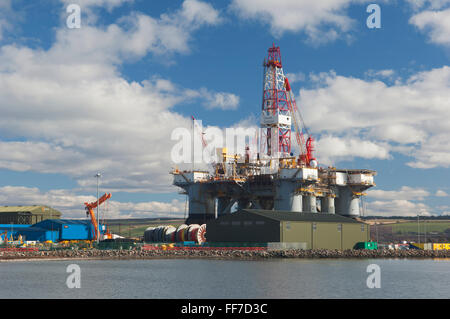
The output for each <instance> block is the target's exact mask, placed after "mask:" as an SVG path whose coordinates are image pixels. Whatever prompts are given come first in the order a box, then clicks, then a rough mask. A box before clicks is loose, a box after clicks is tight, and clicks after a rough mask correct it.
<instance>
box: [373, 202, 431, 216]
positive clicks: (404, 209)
mask: <svg viewBox="0 0 450 319" xmlns="http://www.w3.org/2000/svg"><path fill="white" fill-rule="evenodd" d="M429 210H430V208H429V207H428V206H427V205H425V204H423V203H414V202H411V201H408V200H404V199H395V200H391V201H373V202H370V203H367V210H366V214H365V215H366V216H417V215H420V216H431V215H432V214H431V213H430V212H429Z"/></svg>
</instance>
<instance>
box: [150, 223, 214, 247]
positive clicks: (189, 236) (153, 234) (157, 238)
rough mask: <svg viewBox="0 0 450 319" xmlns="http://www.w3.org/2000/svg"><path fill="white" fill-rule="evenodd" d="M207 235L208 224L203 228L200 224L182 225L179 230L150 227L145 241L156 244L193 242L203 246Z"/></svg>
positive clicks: (172, 227)
mask: <svg viewBox="0 0 450 319" xmlns="http://www.w3.org/2000/svg"><path fill="white" fill-rule="evenodd" d="M205 234H206V224H203V225H201V226H200V225H198V224H192V225H186V224H182V225H180V226H178V228H175V227H174V226H171V225H168V226H158V227H148V228H147V229H146V230H145V232H144V241H145V242H156V243H162V242H165V243H174V242H184V241H193V242H196V243H200V244H201V243H204V242H205V241H206V236H205Z"/></svg>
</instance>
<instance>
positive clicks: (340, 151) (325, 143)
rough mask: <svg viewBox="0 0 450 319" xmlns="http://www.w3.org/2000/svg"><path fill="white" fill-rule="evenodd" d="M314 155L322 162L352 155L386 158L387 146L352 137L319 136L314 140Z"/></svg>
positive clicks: (342, 158)
mask: <svg viewBox="0 0 450 319" xmlns="http://www.w3.org/2000/svg"><path fill="white" fill-rule="evenodd" d="M316 145H317V147H316V149H317V153H316V157H317V158H318V159H319V161H320V162H321V163H323V164H328V165H331V164H334V163H335V162H337V161H339V160H349V159H351V158H352V157H361V158H378V159H388V158H389V157H390V156H389V147H388V146H387V145H386V144H384V145H383V144H376V143H373V142H371V141H364V140H361V139H359V138H352V137H343V138H341V137H336V136H332V135H324V136H321V137H320V138H319V139H318V140H317V142H316Z"/></svg>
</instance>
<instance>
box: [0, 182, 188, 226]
mask: <svg viewBox="0 0 450 319" xmlns="http://www.w3.org/2000/svg"><path fill="white" fill-rule="evenodd" d="M94 201H96V198H95V197H94V196H86V195H77V194H76V193H74V192H72V191H69V190H64V189H57V190H49V191H47V192H42V191H40V190H39V189H38V188H30V187H21V186H4V187H0V205H9V206H13V205H19V204H20V205H24V206H25V205H48V206H51V207H53V208H55V209H57V210H59V211H61V213H62V214H63V215H62V218H74V219H84V218H86V214H85V210H84V203H85V202H94ZM184 206H185V203H184V201H179V200H172V201H171V202H158V201H151V202H140V203H132V202H118V201H115V200H114V194H113V195H112V197H111V199H110V200H108V201H107V202H106V203H105V204H103V205H101V206H100V209H99V212H100V216H104V217H105V218H108V219H115V218H152V217H160V216H164V217H178V218H182V217H183V215H184Z"/></svg>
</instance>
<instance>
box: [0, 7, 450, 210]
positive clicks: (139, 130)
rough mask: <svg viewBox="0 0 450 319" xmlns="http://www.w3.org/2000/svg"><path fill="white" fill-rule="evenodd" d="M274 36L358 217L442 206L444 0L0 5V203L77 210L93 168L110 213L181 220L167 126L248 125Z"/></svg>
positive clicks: (324, 158) (446, 122)
mask: <svg viewBox="0 0 450 319" xmlns="http://www.w3.org/2000/svg"><path fill="white" fill-rule="evenodd" d="M372 3H375V4H377V5H378V6H379V8H380V27H379V28H369V27H368V24H367V20H368V18H369V17H370V15H371V14H372V13H373V12H372V11H370V10H369V12H368V11H367V7H368V6H369V4H372ZM73 4H76V5H78V7H79V8H80V20H79V21H80V25H79V28H77V27H75V28H74V27H73V22H74V21H75V20H73V16H71V15H72V14H73V13H74V11H73V10H69V11H68V10H67V9H68V7H70V6H71V5H73ZM71 22H72V24H71ZM272 44H275V45H277V46H280V48H281V54H282V62H283V69H284V73H285V74H287V76H288V78H289V80H290V83H291V86H292V89H293V92H294V94H295V97H296V101H297V106H298V108H299V110H300V112H301V113H302V116H303V118H304V122H305V125H306V126H307V128H308V129H309V131H310V132H311V134H312V135H313V136H314V138H315V140H316V145H315V148H316V153H315V154H316V157H317V159H318V162H319V164H320V165H322V166H328V165H333V166H336V167H338V168H367V169H373V170H376V171H377V172H378V174H377V176H376V177H375V182H376V184H377V185H376V187H374V188H372V189H370V190H369V191H367V196H366V197H365V198H364V200H363V213H364V215H379V216H392V215H395V216H416V215H417V214H421V215H449V214H450V197H449V196H450V195H449V194H450V184H449V180H450V143H449V142H448V138H449V136H450V65H449V59H450V0H391V1H388V0H383V1H381V0H380V1H373V0H372V1H365V0H317V1H308V0H278V1H269V0H231V1H208V2H207V1H200V0H184V1H175V0H174V1H146V0H37V1H27V0H14V1H12V0H1V1H0V205H49V206H52V207H54V208H56V209H58V210H60V211H61V212H62V213H63V217H64V218H85V213H84V204H83V203H84V202H86V201H94V200H95V198H96V191H97V188H96V187H97V179H96V178H95V177H94V176H95V174H96V173H97V172H101V174H102V177H101V178H100V180H99V184H100V186H99V189H100V193H104V192H111V193H112V198H111V200H109V201H108V202H107V203H108V204H107V205H105V206H104V207H103V208H102V210H101V212H102V214H104V215H105V217H106V218H130V217H136V218H147V217H162V216H164V217H183V216H185V214H186V198H185V196H184V195H181V194H179V189H177V188H176V187H174V186H172V185H171V184H172V176H171V175H170V174H169V171H170V170H171V169H172V168H173V167H174V166H175V164H174V163H173V161H172V160H171V156H170V154H171V149H172V148H173V146H174V144H175V143H176V142H175V141H173V140H171V134H172V132H173V131H174V130H175V129H176V128H180V127H185V128H189V127H190V126H191V122H190V119H191V116H192V115H193V116H195V118H196V119H198V120H202V122H203V126H204V127H217V128H220V129H225V128H228V127H235V126H245V127H254V126H258V119H259V115H260V110H261V103H262V76H263V67H262V62H263V59H264V58H265V57H266V56H267V49H268V48H269V47H270V46H272ZM293 143H294V139H293Z"/></svg>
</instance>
